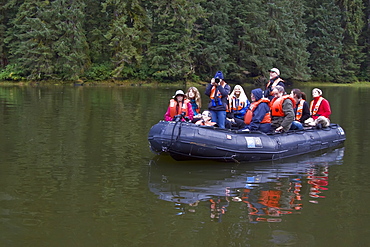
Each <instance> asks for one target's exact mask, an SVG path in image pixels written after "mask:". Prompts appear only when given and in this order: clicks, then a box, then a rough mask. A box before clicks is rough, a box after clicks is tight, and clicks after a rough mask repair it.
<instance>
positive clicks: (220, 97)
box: [164, 68, 331, 133]
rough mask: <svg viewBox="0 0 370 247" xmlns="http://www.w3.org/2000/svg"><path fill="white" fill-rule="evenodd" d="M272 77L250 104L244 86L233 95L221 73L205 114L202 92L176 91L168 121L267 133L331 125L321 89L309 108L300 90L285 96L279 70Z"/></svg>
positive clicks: (193, 89)
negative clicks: (202, 109)
mask: <svg viewBox="0 0 370 247" xmlns="http://www.w3.org/2000/svg"><path fill="white" fill-rule="evenodd" d="M269 74H270V78H269V81H268V83H267V84H266V87H265V89H264V90H262V89H261V88H256V89H253V90H252V91H251V93H250V99H251V101H249V100H248V97H247V95H246V94H245V92H244V89H243V87H242V86H240V85H236V86H235V87H234V88H233V91H231V87H230V86H229V85H228V84H227V83H226V82H225V80H224V75H223V73H222V71H217V72H216V74H215V76H214V77H213V78H212V79H211V82H210V83H209V84H208V85H207V86H206V90H205V95H207V96H208V97H209V104H208V109H207V110H205V111H203V112H201V108H202V105H201V96H200V93H199V90H198V89H197V88H196V87H190V88H189V89H188V90H187V92H186V93H184V91H182V90H177V91H176V93H175V95H174V96H173V97H172V98H171V100H170V103H169V106H168V109H167V112H166V113H165V115H164V119H165V120H166V121H174V120H181V121H189V122H192V123H195V124H197V125H207V126H217V127H219V128H226V129H240V130H246V131H262V132H265V133H269V132H287V131H289V130H302V129H304V127H306V126H311V127H313V126H316V127H317V128H322V127H326V126H328V125H330V115H331V109H330V103H329V101H328V100H326V99H325V98H324V97H323V96H322V90H321V89H319V88H314V89H313V90H312V97H313V99H312V101H311V102H310V105H309V104H308V103H307V101H306V94H305V93H304V92H302V91H301V90H300V89H297V88H295V89H293V90H291V93H290V94H287V93H286V92H285V84H284V80H283V79H282V78H281V77H280V70H279V69H277V68H272V69H270V70H269ZM230 92H231V93H230Z"/></svg>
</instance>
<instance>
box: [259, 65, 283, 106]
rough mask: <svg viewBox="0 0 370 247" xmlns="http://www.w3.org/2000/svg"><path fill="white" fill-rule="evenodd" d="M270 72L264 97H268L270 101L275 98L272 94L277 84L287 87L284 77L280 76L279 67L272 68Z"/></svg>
mask: <svg viewBox="0 0 370 247" xmlns="http://www.w3.org/2000/svg"><path fill="white" fill-rule="evenodd" d="M269 72H270V80H269V82H268V83H267V85H266V89H265V91H264V93H263V94H264V97H265V98H268V99H269V100H270V101H271V100H272V99H273V98H274V95H273V94H272V90H274V88H275V87H276V86H282V87H283V88H285V84H284V81H283V79H281V78H280V70H279V69H277V68H272V69H270V70H269Z"/></svg>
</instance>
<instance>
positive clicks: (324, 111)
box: [320, 99, 331, 118]
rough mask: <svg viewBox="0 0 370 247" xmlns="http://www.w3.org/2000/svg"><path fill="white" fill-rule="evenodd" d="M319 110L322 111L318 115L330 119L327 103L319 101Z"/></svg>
mask: <svg viewBox="0 0 370 247" xmlns="http://www.w3.org/2000/svg"><path fill="white" fill-rule="evenodd" d="M320 108H321V109H320V110H322V111H320V115H321V116H324V117H327V118H330V115H331V109H330V104H329V101H327V100H326V99H324V100H323V101H321V104H320Z"/></svg>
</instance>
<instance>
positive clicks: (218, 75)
mask: <svg viewBox="0 0 370 247" xmlns="http://www.w3.org/2000/svg"><path fill="white" fill-rule="evenodd" d="M214 78H215V79H217V78H218V79H222V80H223V79H224V75H223V74H222V71H217V72H216V74H215V77H214Z"/></svg>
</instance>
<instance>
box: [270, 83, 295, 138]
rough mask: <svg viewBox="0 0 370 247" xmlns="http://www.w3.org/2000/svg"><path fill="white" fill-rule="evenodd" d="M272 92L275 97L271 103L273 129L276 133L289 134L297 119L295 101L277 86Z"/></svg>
mask: <svg viewBox="0 0 370 247" xmlns="http://www.w3.org/2000/svg"><path fill="white" fill-rule="evenodd" d="M272 92H273V93H274V95H275V97H274V98H273V99H272V101H271V103H270V108H271V127H272V129H274V130H275V132H287V131H289V129H290V126H291V125H292V122H293V121H294V118H295V115H294V110H293V107H294V106H295V100H294V99H293V97H291V96H290V95H289V94H285V90H284V88H283V87H282V86H276V87H275V88H274V89H273V91H272Z"/></svg>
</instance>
